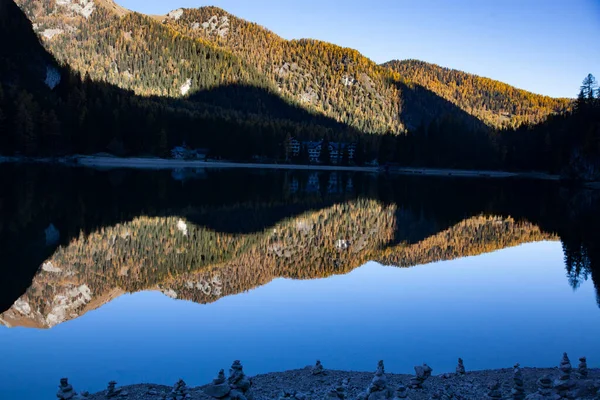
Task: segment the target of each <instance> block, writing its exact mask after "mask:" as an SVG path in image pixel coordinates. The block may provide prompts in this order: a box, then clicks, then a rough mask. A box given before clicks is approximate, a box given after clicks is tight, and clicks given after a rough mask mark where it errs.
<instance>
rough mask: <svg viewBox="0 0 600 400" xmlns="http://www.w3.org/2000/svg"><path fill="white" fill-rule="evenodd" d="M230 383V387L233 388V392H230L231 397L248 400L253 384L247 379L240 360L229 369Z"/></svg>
mask: <svg viewBox="0 0 600 400" xmlns="http://www.w3.org/2000/svg"><path fill="white" fill-rule="evenodd" d="M227 382H228V383H229V387H230V388H231V392H229V397H231V398H232V399H238V400H247V399H248V397H247V395H246V394H247V392H248V390H250V386H252V382H250V379H248V378H247V377H246V375H245V374H244V368H243V367H242V363H241V362H240V360H235V361H234V362H233V364H232V365H231V368H230V369H229V378H228V380H227Z"/></svg>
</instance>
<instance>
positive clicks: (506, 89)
mask: <svg viewBox="0 0 600 400" xmlns="http://www.w3.org/2000/svg"><path fill="white" fill-rule="evenodd" d="M383 65H384V66H385V67H387V68H390V69H391V70H393V71H394V72H396V73H398V74H400V75H401V76H402V77H403V78H404V79H405V80H406V81H407V82H412V83H415V84H418V85H421V86H423V87H425V88H427V89H429V90H431V91H432V92H434V93H435V94H437V95H438V96H440V97H442V98H444V99H446V100H448V101H450V102H451V103H452V104H455V105H456V106H457V107H460V109H461V110H464V111H466V112H468V113H469V114H471V115H473V116H475V117H477V118H479V119H480V120H482V121H485V122H486V123H487V124H489V125H492V126H495V127H515V126H519V125H521V124H523V123H527V124H535V123H538V122H542V121H543V120H544V119H546V117H548V115H551V114H558V113H562V112H564V111H566V110H567V109H569V108H570V106H571V103H572V100H571V99H555V98H552V97H548V96H542V95H538V94H534V93H530V92H527V91H525V90H521V89H517V88H515V87H513V86H510V85H507V84H506V83H502V82H499V81H495V80H493V79H489V78H483V77H479V76H477V75H473V74H468V73H465V72H463V71H458V70H455V69H449V68H444V67H440V66H438V65H435V64H430V63H426V62H424V61H418V60H404V61H397V60H394V61H390V62H387V63H385V64H383Z"/></svg>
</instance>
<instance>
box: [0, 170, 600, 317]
mask: <svg viewBox="0 0 600 400" xmlns="http://www.w3.org/2000/svg"><path fill="white" fill-rule="evenodd" d="M0 183H1V184H2V186H3V188H4V189H5V190H3V191H2V192H1V193H0V207H1V208H0V210H1V212H2V214H3V216H4V218H3V219H2V224H0V252H1V253H2V259H3V260H6V261H7V262H4V263H3V264H2V266H1V267H0V268H1V271H0V272H2V274H3V276H4V277H5V278H6V279H3V280H2V283H0V286H1V287H0V293H2V294H1V296H2V297H1V298H0V309H1V310H0V311H5V310H8V311H6V312H5V313H4V314H2V316H1V317H0V318H2V320H3V321H4V323H5V324H7V325H13V324H17V325H25V326H36V327H51V326H54V325H56V324H57V323H60V322H63V321H65V320H68V319H71V318H73V317H74V316H77V315H80V314H82V313H84V312H85V311H86V310H87V309H92V308H96V307H98V306H99V305H100V304H99V302H100V303H105V302H107V301H110V299H112V298H114V297H116V296H118V295H119V294H120V293H123V292H136V291H140V290H147V289H158V290H161V291H163V292H164V293H165V294H168V295H170V296H172V297H180V298H188V299H191V300H194V301H196V302H200V303H206V302H211V301H214V300H216V299H217V298H220V297H222V296H226V295H230V294H235V293H239V292H243V291H245V290H248V289H251V288H254V287H257V286H260V285H263V284H265V283H267V282H269V281H270V280H272V279H273V278H276V277H289V278H300V279H311V278H318V277H325V276H330V275H333V274H341V273H347V272H349V271H351V270H352V269H354V268H356V267H358V266H360V265H362V264H364V263H365V262H367V261H373V260H374V261H378V262H380V263H382V264H385V265H395V266H400V267H409V266H413V265H419V264H425V263H429V262H434V261H440V260H449V259H454V258H459V257H465V256H470V255H477V254H481V253H485V252H489V251H493V250H498V249H502V248H505V247H510V246H515V245H518V244H522V243H527V242H535V241H541V240H558V239H560V240H561V241H562V246H563V251H564V262H565V269H566V274H567V279H568V282H569V284H571V286H572V287H573V288H577V287H578V286H579V285H580V284H581V282H582V281H585V280H587V279H590V278H591V279H592V280H593V281H594V283H595V285H596V287H597V288H598V286H599V284H600V282H599V281H600V277H599V275H600V273H599V272H598V269H599V268H600V267H599V266H598V264H599V263H600V260H599V258H598V257H599V255H598V244H597V241H596V240H595V237H596V236H595V233H596V227H597V226H598V222H600V221H599V219H600V218H599V210H598V208H597V205H598V197H599V196H598V193H597V191H588V190H582V189H574V188H564V187H560V186H559V185H557V184H556V183H555V182H544V181H525V180H493V179H488V180H475V179H473V180H471V179H451V178H433V177H405V176H382V175H374V174H361V173H341V172H317V171H310V172H306V171H261V170H247V169H240V170H210V169H207V170H195V171H193V170H182V171H173V172H170V171H135V170H115V171H95V170H89V169H81V168H63V167H53V168H48V167H47V166H43V167H42V166H33V165H28V166H2V167H1V168H0ZM216 271H218V272H219V273H218V274H216ZM217 275H218V276H221V277H223V276H226V277H234V279H225V280H224V281H221V280H219V279H222V278H215V276H217ZM66 277H68V279H66ZM58 294H60V295H63V297H64V296H66V297H67V298H73V299H75V300H73V301H74V304H70V305H69V307H67V309H65V310H61V309H60V307H59V311H58V315H57V312H53V310H54V309H55V308H56V304H54V303H53V302H52V301H50V300H49V299H52V298H56V296H57V295H58ZM61 299H62V297H61ZM98 299H101V300H98ZM61 301H62V300H61ZM19 304H20V305H19ZM11 307H12V308H11ZM63 308H64V307H63ZM27 309H29V311H30V312H29V313H27V312H25V313H24V311H26V310H27ZM54 311H55V310H54ZM24 314H27V315H26V317H27V318H25V319H23V317H24Z"/></svg>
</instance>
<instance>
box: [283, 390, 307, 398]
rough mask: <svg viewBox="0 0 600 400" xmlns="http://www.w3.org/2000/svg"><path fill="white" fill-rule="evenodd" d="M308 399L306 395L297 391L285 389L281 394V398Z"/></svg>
mask: <svg viewBox="0 0 600 400" xmlns="http://www.w3.org/2000/svg"><path fill="white" fill-rule="evenodd" d="M288 399H290V400H306V395H305V394H303V393H300V392H297V391H295V390H294V391H291V392H290V391H287V390H284V391H283V393H281V396H279V400H288Z"/></svg>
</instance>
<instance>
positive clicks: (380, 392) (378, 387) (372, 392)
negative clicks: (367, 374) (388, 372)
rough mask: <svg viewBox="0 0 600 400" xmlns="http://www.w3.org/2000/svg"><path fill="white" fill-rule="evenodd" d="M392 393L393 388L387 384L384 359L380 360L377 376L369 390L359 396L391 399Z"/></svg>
mask: <svg viewBox="0 0 600 400" xmlns="http://www.w3.org/2000/svg"><path fill="white" fill-rule="evenodd" d="M392 394H393V393H392V390H391V389H389V388H388V386H387V378H386V377H385V368H384V366H383V361H379V362H378V363H377V371H375V376H374V377H373V380H372V381H371V384H370V385H369V387H368V388H367V391H366V392H365V393H363V394H362V395H361V396H359V397H358V398H359V399H362V400H382V399H391V398H392Z"/></svg>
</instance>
